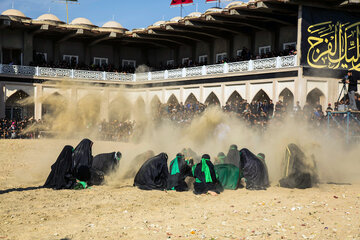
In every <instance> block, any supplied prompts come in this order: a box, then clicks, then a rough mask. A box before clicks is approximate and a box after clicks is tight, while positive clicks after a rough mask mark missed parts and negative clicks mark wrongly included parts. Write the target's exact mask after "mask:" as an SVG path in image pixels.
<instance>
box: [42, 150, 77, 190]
mask: <svg viewBox="0 0 360 240" xmlns="http://www.w3.org/2000/svg"><path fill="white" fill-rule="evenodd" d="M73 150H74V149H73V147H72V146H69V145H66V146H65V147H64V148H63V150H62V151H61V153H60V155H59V156H58V158H57V159H56V162H55V163H54V164H53V165H52V166H51V172H50V174H49V176H48V178H47V179H46V182H45V184H44V187H45V188H53V189H57V190H58V189H71V188H72V187H73V185H74V184H75V182H76V178H75V176H73V175H72V157H71V155H72V152H73Z"/></svg>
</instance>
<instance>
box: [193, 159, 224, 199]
mask: <svg viewBox="0 0 360 240" xmlns="http://www.w3.org/2000/svg"><path fill="white" fill-rule="evenodd" d="M202 162H203V161H201V162H200V163H198V164H197V165H196V166H195V169H194V178H195V179H196V180H195V183H194V193H195V194H203V193H207V192H208V191H213V192H216V193H218V194H219V193H220V192H222V191H224V188H223V187H222V186H221V184H220V182H219V181H218V180H217V178H216V172H215V167H214V165H213V164H212V162H211V161H210V160H207V161H206V164H207V165H208V167H209V170H210V175H211V180H212V182H206V177H205V172H203V171H202Z"/></svg>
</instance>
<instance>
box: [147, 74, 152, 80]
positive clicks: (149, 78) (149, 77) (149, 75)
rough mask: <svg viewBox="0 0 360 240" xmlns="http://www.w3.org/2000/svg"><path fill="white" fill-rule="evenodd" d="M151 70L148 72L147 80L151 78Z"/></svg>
mask: <svg viewBox="0 0 360 240" xmlns="http://www.w3.org/2000/svg"><path fill="white" fill-rule="evenodd" d="M151 77H152V76H151V72H148V80H149V81H150V80H151Z"/></svg>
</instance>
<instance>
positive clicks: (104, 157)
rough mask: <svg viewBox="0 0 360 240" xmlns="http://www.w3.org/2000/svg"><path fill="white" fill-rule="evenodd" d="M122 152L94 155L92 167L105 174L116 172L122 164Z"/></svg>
mask: <svg viewBox="0 0 360 240" xmlns="http://www.w3.org/2000/svg"><path fill="white" fill-rule="evenodd" d="M121 156H122V155H121V152H111V153H102V154H98V155H96V156H95V157H94V160H93V163H92V167H93V168H94V169H96V170H99V171H102V172H103V173H104V174H105V175H107V174H109V173H111V172H115V171H116V170H117V168H118V167H119V165H120V160H121Z"/></svg>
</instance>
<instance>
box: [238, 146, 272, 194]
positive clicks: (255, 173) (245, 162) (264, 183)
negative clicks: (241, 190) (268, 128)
mask: <svg viewBox="0 0 360 240" xmlns="http://www.w3.org/2000/svg"><path fill="white" fill-rule="evenodd" d="M240 170H241V171H242V172H243V176H244V178H245V181H246V189H249V190H266V188H267V187H268V186H269V178H268V173H267V168H266V166H265V162H263V161H261V160H260V159H259V158H258V157H257V156H255V154H253V153H252V152H250V151H249V150H248V149H246V148H243V149H241V151H240Z"/></svg>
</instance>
